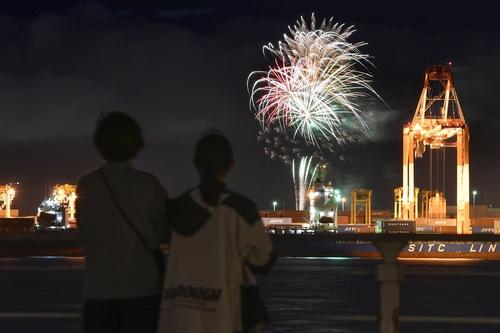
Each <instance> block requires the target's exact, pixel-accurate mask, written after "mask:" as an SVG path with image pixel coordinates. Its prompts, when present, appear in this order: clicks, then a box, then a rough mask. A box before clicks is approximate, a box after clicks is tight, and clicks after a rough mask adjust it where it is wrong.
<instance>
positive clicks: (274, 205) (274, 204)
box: [273, 201, 278, 210]
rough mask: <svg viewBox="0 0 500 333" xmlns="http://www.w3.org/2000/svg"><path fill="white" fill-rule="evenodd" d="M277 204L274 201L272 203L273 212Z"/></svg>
mask: <svg viewBox="0 0 500 333" xmlns="http://www.w3.org/2000/svg"><path fill="white" fill-rule="evenodd" d="M277 204H278V203H277V202H276V201H273V209H274V210H276V205H277Z"/></svg>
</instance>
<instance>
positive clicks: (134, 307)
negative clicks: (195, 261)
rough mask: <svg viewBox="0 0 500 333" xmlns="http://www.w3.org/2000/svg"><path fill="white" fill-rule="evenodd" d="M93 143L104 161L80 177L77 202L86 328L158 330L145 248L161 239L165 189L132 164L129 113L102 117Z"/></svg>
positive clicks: (155, 279) (156, 298) (156, 287)
mask: <svg viewBox="0 0 500 333" xmlns="http://www.w3.org/2000/svg"><path fill="white" fill-rule="evenodd" d="M94 145H95V148H96V149H97V151H98V152H99V154H100V155H101V156H102V158H103V159H104V160H105V163H104V164H103V166H101V168H99V169H97V170H93V171H91V172H89V173H87V174H86V175H84V176H82V177H81V178H80V180H79V182H78V186H77V200H76V217H77V223H78V228H79V231H80V235H81V240H82V242H83V247H84V253H85V282H84V298H85V304H84V310H83V316H84V318H83V319H84V320H83V321H84V327H85V332H106V333H111V332H141V333H142V332H156V326H157V322H158V308H159V305H160V293H161V284H162V281H161V277H160V274H159V271H158V267H157V262H156V261H155V256H154V255H153V252H152V250H151V249H157V250H159V247H160V241H161V240H164V239H165V238H166V237H167V214H166V202H167V199H168V198H167V192H166V191H165V189H164V188H163V186H162V185H161V184H160V182H159V181H158V179H157V178H156V177H155V176H153V175H152V174H150V173H147V172H144V171H139V170H137V169H135V168H134V167H133V166H132V163H131V161H132V160H133V159H134V158H135V157H136V155H137V153H138V152H139V151H140V150H141V149H142V148H143V146H144V141H143V137H142V132H141V129H140V127H139V125H138V124H137V122H136V121H135V120H134V119H133V118H131V117H130V116H128V115H127V114H125V113H122V112H117V111H113V112H108V113H105V114H103V115H102V116H101V117H100V118H99V120H98V122H97V127H96V130H95V134H94ZM115 200H116V201H115ZM129 223H130V224H132V225H133V228H135V231H134V230H133V228H132V227H131V226H130V225H129ZM136 232H137V233H139V234H140V237H141V238H142V240H143V241H144V243H143V241H141V239H140V238H139V236H138V235H137V233H136ZM162 259H163V258H162Z"/></svg>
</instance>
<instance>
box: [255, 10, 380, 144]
mask: <svg viewBox="0 0 500 333" xmlns="http://www.w3.org/2000/svg"><path fill="white" fill-rule="evenodd" d="M311 21H312V23H311V28H310V29H309V28H308V27H307V25H306V23H305V22H304V20H303V19H302V23H299V22H297V24H298V25H296V26H295V27H294V29H292V28H290V32H291V34H292V36H291V37H290V36H286V35H285V39H284V42H280V43H279V48H278V49H276V48H274V47H273V46H272V45H268V46H266V47H264V49H265V50H269V51H270V52H271V54H273V55H274V56H275V57H276V58H277V59H276V62H275V64H276V66H275V67H270V68H269V71H267V72H254V73H252V74H251V75H250V77H252V76H253V75H260V76H261V77H260V78H259V79H257V80H256V81H255V83H254V84H253V86H252V88H251V108H252V109H254V110H255V116H256V118H257V119H259V120H260V122H261V125H262V127H263V128H264V127H265V126H266V124H267V123H268V122H270V121H273V120H278V121H279V123H280V125H281V126H282V127H283V128H284V129H290V128H291V129H292V130H291V133H293V134H292V135H293V137H294V138H295V137H296V136H297V135H298V136H300V137H302V138H303V139H305V140H307V141H310V142H313V143H315V144H316V143H317V138H318V137H319V136H322V137H324V138H327V139H328V140H336V141H337V142H339V143H341V144H342V143H344V138H343V136H342V133H343V132H344V131H343V130H342V126H351V127H352V126H356V127H357V128H358V130H359V131H361V132H367V131H368V126H367V125H366V123H365V122H364V120H363V119H362V116H361V113H362V112H361V110H360V107H359V104H358V100H359V99H361V98H366V97H369V96H370V93H373V94H375V95H376V93H375V91H374V90H373V89H372V87H371V86H370V82H371V81H370V78H371V74H370V73H369V72H367V71H366V64H371V63H370V62H369V61H368V58H369V56H368V55H366V54H363V53H361V52H359V50H358V47H360V46H362V45H365V43H363V42H360V43H356V44H352V43H350V42H348V41H347V38H348V37H349V36H350V35H351V34H352V33H353V32H354V30H352V27H349V28H347V29H344V30H343V25H338V24H335V25H334V24H332V21H333V20H332V19H330V20H329V21H328V22H326V21H325V20H323V22H322V24H321V26H320V27H319V28H318V29H316V28H315V26H316V23H315V19H314V15H313V16H312V19H311ZM355 65H361V67H362V68H363V69H364V70H365V71H360V70H358V69H356V68H355V67H356V66H355ZM250 77H249V79H250ZM377 96H378V95H377ZM353 122H354V123H355V124H353Z"/></svg>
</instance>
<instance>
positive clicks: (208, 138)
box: [194, 133, 234, 206]
mask: <svg viewBox="0 0 500 333" xmlns="http://www.w3.org/2000/svg"><path fill="white" fill-rule="evenodd" d="M233 161H234V159H233V149H232V148H231V144H230V143H229V141H228V140H227V139H226V137H224V136H223V135H221V134H217V133H210V134H205V135H204V136H203V137H202V138H201V139H200V140H199V141H198V143H197V144H196V148H195V153H194V164H195V166H196V169H198V173H199V174H200V184H199V188H200V192H201V196H202V198H203V201H205V202H206V203H207V204H209V205H211V206H216V205H217V204H218V202H219V198H220V195H221V193H223V192H224V191H225V190H226V185H225V183H224V182H221V181H220V180H219V178H218V176H219V175H224V174H226V173H227V172H228V171H229V169H231V166H232V164H233Z"/></svg>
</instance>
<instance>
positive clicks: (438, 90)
mask: <svg viewBox="0 0 500 333" xmlns="http://www.w3.org/2000/svg"><path fill="white" fill-rule="evenodd" d="M453 139H455V141H453ZM427 146H429V147H430V149H445V148H456V150H457V233H470V221H469V127H468V125H467V124H466V122H465V118H464V115H463V113H462V108H461V107H460V103H459V101H458V97H457V93H456V91H455V87H454V86H453V80H452V75H451V68H450V66H432V67H429V68H427V71H426V73H425V82H424V88H423V89H422V93H421V95H420V100H419V102H418V105H417V109H416V110H415V115H414V116H413V120H412V122H411V124H408V125H405V126H404V127H403V191H402V200H401V201H402V204H401V210H400V213H399V214H400V215H399V216H397V217H398V218H400V219H409V220H411V219H414V218H418V213H417V211H418V210H417V209H416V208H417V207H416V205H415V199H416V198H415V195H414V193H415V191H414V189H415V184H414V176H415V174H414V159H415V158H419V157H423V154H424V152H425V150H426V147H427Z"/></svg>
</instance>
